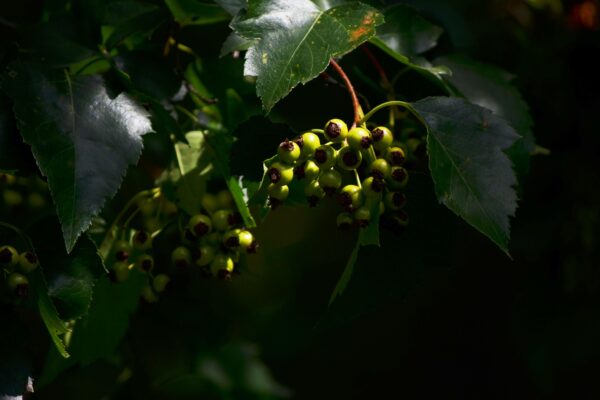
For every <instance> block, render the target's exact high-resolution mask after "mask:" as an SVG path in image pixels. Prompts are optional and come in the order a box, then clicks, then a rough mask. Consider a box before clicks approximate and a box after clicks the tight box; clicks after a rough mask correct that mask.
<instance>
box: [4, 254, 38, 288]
mask: <svg viewBox="0 0 600 400" xmlns="http://www.w3.org/2000/svg"><path fill="white" fill-rule="evenodd" d="M38 264H39V262H38V258H37V256H36V255H35V254H34V253H33V252H31V251H23V252H21V253H19V251H18V250H17V249H15V248H14V247H13V246H9V245H4V246H0V269H1V270H2V273H3V275H4V277H5V278H6V283H7V285H8V289H9V291H10V292H11V293H13V294H14V295H15V296H16V297H18V298H24V297H27V295H28V294H29V279H27V276H26V275H28V274H30V273H32V272H33V271H35V269H36V268H37V267H38Z"/></svg>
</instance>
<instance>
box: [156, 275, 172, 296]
mask: <svg viewBox="0 0 600 400" xmlns="http://www.w3.org/2000/svg"><path fill="white" fill-rule="evenodd" d="M169 282H171V278H170V277H169V275H166V274H158V275H156V276H155V277H154V279H152V287H153V288H154V290H155V291H156V293H162V292H164V291H165V290H166V289H167V285H168V284H169Z"/></svg>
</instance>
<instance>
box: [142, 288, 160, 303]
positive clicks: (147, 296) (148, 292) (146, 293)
mask: <svg viewBox="0 0 600 400" xmlns="http://www.w3.org/2000/svg"><path fill="white" fill-rule="evenodd" d="M142 298H143V299H144V300H145V301H146V302H147V303H156V302H157V301H158V296H157V295H156V293H154V290H152V287H150V285H146V286H144V288H143V289H142Z"/></svg>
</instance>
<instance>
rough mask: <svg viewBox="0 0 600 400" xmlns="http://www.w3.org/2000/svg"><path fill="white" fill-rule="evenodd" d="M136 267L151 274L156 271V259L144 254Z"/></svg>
mask: <svg viewBox="0 0 600 400" xmlns="http://www.w3.org/2000/svg"><path fill="white" fill-rule="evenodd" d="M136 266H137V268H138V269H139V270H140V271H142V272H150V271H152V270H153V269H154V258H153V257H152V256H151V255H149V254H142V255H141V256H140V257H139V258H138V259H137V262H136Z"/></svg>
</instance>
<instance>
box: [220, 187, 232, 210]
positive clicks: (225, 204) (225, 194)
mask: <svg viewBox="0 0 600 400" xmlns="http://www.w3.org/2000/svg"><path fill="white" fill-rule="evenodd" d="M216 200H217V210H223V209H226V208H232V207H233V197H231V193H230V192H229V190H220V191H219V193H217V196H216Z"/></svg>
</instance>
